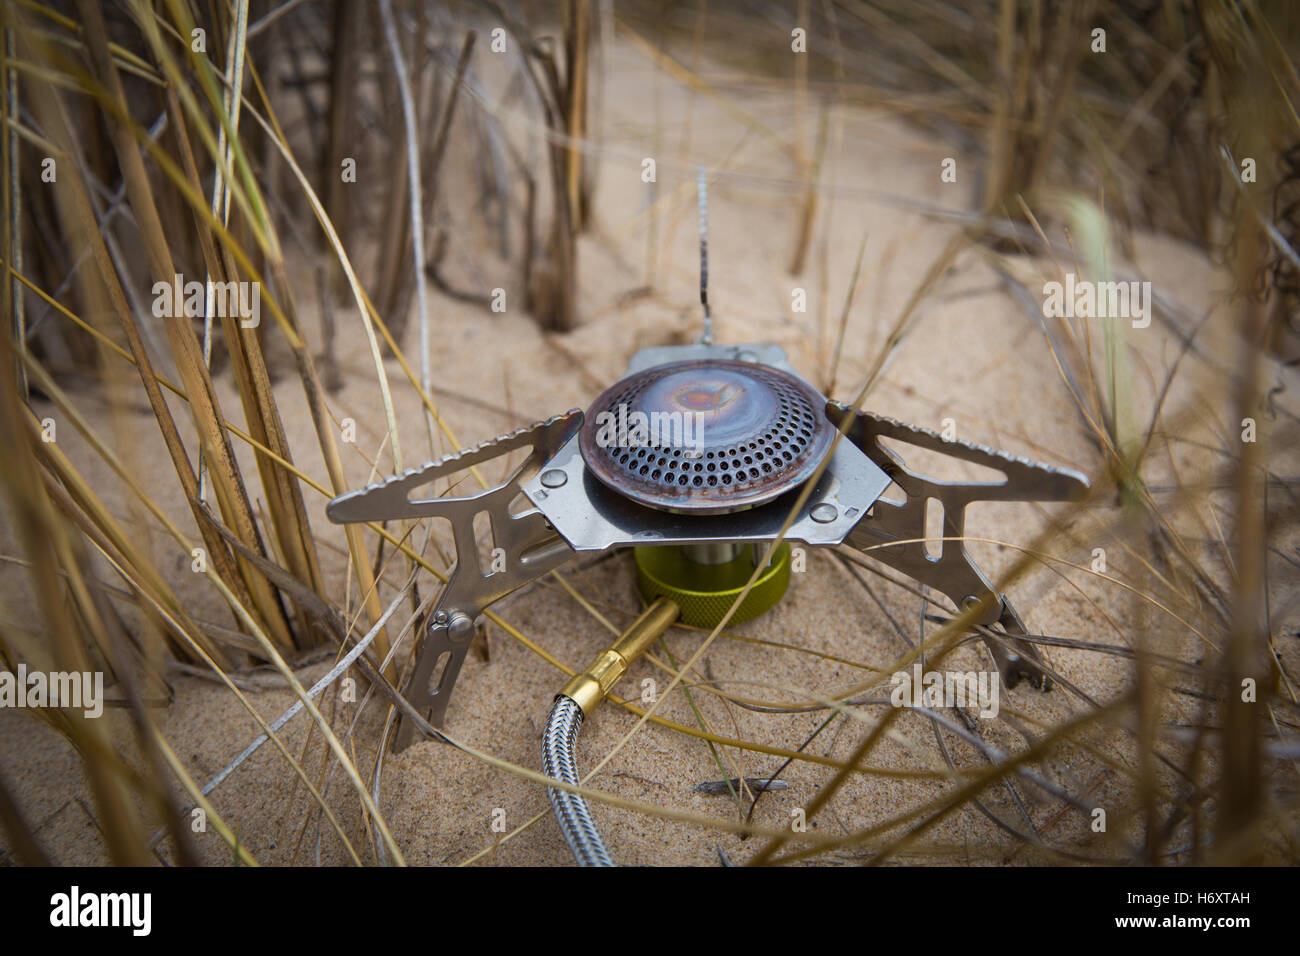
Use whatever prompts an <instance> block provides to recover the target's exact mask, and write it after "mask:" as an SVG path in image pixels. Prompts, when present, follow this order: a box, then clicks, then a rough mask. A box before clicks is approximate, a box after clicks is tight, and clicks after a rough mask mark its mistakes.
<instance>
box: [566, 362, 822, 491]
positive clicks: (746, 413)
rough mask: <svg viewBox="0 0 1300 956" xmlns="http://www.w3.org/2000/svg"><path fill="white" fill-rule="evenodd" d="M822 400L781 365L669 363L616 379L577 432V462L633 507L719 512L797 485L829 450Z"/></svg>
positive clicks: (809, 474)
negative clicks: (582, 464)
mask: <svg viewBox="0 0 1300 956" xmlns="http://www.w3.org/2000/svg"><path fill="white" fill-rule="evenodd" d="M825 401H826V400H825V399H824V398H822V396H821V395H819V394H818V393H817V392H816V391H815V390H814V389H813V388H812V386H810V385H808V384H807V383H806V382H804V381H803V380H802V379H800V378H798V377H796V376H794V375H791V374H790V373H788V372H785V371H782V370H781V369H777V368H773V367H771V366H767V365H758V364H753V363H749V362H734V361H726V360H720V359H708V360H699V361H686V362H673V363H670V364H667V365H660V366H656V367H655V368H650V369H646V370H645V371H643V372H638V373H636V374H633V375H630V376H628V377H627V378H624V379H622V380H620V381H618V382H616V383H615V384H614V385H613V386H612V387H611V388H609V389H608V390H607V391H606V392H605V393H604V394H602V395H601V396H600V397H599V398H597V399H596V401H595V402H594V403H593V404H592V406H591V409H590V410H589V411H588V412H587V416H586V421H585V422H584V424H583V428H582V433H581V435H580V437H579V448H580V450H581V452H582V458H583V461H584V462H585V463H586V466H587V469H588V470H589V471H590V472H591V474H592V475H594V476H595V477H596V478H597V479H598V480H599V481H601V482H602V483H603V484H605V485H606V486H608V487H609V488H611V489H613V490H614V491H616V492H618V493H619V494H621V495H624V496H625V497H627V498H630V499H632V500H633V501H636V502H638V503H640V504H643V505H646V506H648V507H651V508H657V509H660V510H665V511H676V512H684V513H692V514H722V513H726V512H730V511H739V510H741V509H744V508H751V507H753V506H755V505H760V504H763V503H764V502H767V501H771V500H772V499H773V498H776V497H778V496H779V495H781V494H784V493H785V492H787V491H789V490H791V489H792V488H796V487H798V486H799V485H800V484H802V483H803V482H804V481H806V480H807V479H808V478H809V477H811V475H812V473H813V471H814V470H815V469H816V467H817V464H818V462H819V461H820V460H821V458H822V456H823V455H824V454H825V453H826V451H827V449H828V448H829V447H830V443H831V439H832V438H833V437H834V429H833V428H832V427H831V426H830V423H829V422H828V421H827V419H826V415H825V413H824V405H825Z"/></svg>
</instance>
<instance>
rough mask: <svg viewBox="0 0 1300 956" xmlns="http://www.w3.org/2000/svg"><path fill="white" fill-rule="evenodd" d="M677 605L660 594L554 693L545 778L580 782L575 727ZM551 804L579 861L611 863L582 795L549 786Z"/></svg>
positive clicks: (544, 745)
mask: <svg viewBox="0 0 1300 956" xmlns="http://www.w3.org/2000/svg"><path fill="white" fill-rule="evenodd" d="M680 613H681V612H680V610H679V608H678V607H677V605H676V604H675V603H674V602H673V601H671V600H670V599H668V598H660V599H659V600H657V601H655V603H654V604H652V605H650V607H648V608H646V610H645V611H644V612H643V613H642V614H641V616H640V617H638V618H637V619H636V620H635V621H634V622H633V623H632V626H631V627H629V628H628V629H627V630H626V631H624V632H623V634H622V636H621V637H619V639H618V640H617V641H615V642H614V644H613V646H612V647H610V648H608V649H606V650H604V651H602V652H601V653H600V655H599V656H598V657H597V658H596V660H595V661H593V662H592V664H591V666H590V667H588V668H587V669H586V670H585V671H582V672H581V673H579V674H575V675H574V676H573V678H572V679H571V680H570V681H569V682H568V683H567V684H565V685H564V689H563V690H561V691H560V693H559V694H557V695H556V697H555V703H554V705H553V706H552V707H551V715H550V717H549V718H548V720H547V721H546V733H545V734H544V735H543V736H542V772H543V773H545V774H546V775H547V776H548V777H551V778H553V779H555V780H559V781H560V782H562V783H566V784H570V785H572V786H575V787H576V786H579V785H580V784H581V782H582V781H581V778H579V776H578V764H577V760H576V758H575V751H576V749H577V741H578V730H579V729H580V728H581V727H582V721H583V718H584V717H588V716H590V715H591V712H592V711H593V710H595V709H596V708H597V707H598V706H600V703H601V701H603V700H604V699H605V697H606V695H608V694H609V692H610V690H612V689H613V687H614V685H615V684H617V683H618V682H619V681H620V680H621V679H622V677H623V675H624V674H626V673H627V669H628V667H630V666H631V664H632V662H633V661H634V660H636V659H637V658H638V657H640V656H641V654H642V653H643V652H644V651H645V649H646V648H647V647H649V646H650V644H651V643H653V642H654V641H655V640H656V639H657V638H658V637H659V636H660V635H661V634H663V632H664V631H666V630H668V628H669V627H671V626H672V624H673V622H674V621H676V620H677V617H678V615H679V614H680ZM547 792H548V794H549V796H550V798H551V808H552V809H553V810H554V811H555V819H556V820H557V821H558V822H559V824H560V830H561V831H562V832H563V833H564V839H565V840H566V841H567V842H568V844H569V849H570V850H572V851H573V856H574V859H576V860H577V861H578V865H579V866H613V865H614V859H613V857H611V856H610V854H609V850H607V849H606V848H605V842H604V840H602V839H601V837H600V831H599V830H598V829H597V828H596V822H595V820H593V819H592V816H591V807H590V806H588V804H587V801H586V798H584V797H583V796H582V795H581V794H579V793H574V792H573V791H571V790H561V789H559V788H557V787H550V788H548V791H547Z"/></svg>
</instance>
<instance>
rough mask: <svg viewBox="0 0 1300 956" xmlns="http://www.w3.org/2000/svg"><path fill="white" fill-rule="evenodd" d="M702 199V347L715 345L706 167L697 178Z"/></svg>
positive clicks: (697, 188)
mask: <svg viewBox="0 0 1300 956" xmlns="http://www.w3.org/2000/svg"><path fill="white" fill-rule="evenodd" d="M696 191H697V192H698V194H699V197H700V305H702V306H704V334H703V335H701V336H700V344H701V345H712V344H713V316H712V315H710V314H709V187H708V185H707V184H706V183H705V181H704V167H703V166H700V167H699V169H698V174H697V177H696Z"/></svg>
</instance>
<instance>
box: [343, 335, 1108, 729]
mask: <svg viewBox="0 0 1300 956" xmlns="http://www.w3.org/2000/svg"><path fill="white" fill-rule="evenodd" d="M654 423H658V424H659V427H660V429H661V430H667V431H668V433H669V436H670V440H669V441H667V442H664V441H662V440H658V441H657V442H655V441H650V440H643V437H645V438H649V437H652V436H648V435H646V436H643V434H642V432H653V431H654V428H652V427H642V426H647V425H654ZM841 431H842V432H843V436H842V437H841V435H840V434H839V432H841ZM678 432H680V433H681V440H676V441H674V440H671V439H672V438H675V437H676V435H677V434H678ZM657 437H658V438H659V439H662V437H663V436H662V435H659V436H657ZM882 438H883V439H896V440H898V441H900V442H904V443H906V444H909V445H914V446H917V447H919V448H923V449H927V450H929V451H932V452H938V453H940V454H944V455H948V456H951V457H953V458H957V459H960V460H962V461H967V462H972V463H974V464H976V465H982V466H984V467H987V468H992V469H995V470H996V471H998V472H1000V473H1002V474H1003V475H1004V476H1005V479H1004V480H1003V481H1001V482H948V481H939V480H936V479H934V478H929V477H926V476H925V475H921V474H918V473H917V472H915V471H913V470H911V469H909V468H908V467H907V466H906V464H905V463H904V462H903V461H902V460H900V459H899V458H898V457H896V456H895V455H894V454H893V453H892V452H891V451H890V450H889V449H887V448H886V447H885V446H884V445H883V444H882V443H881V439H882ZM525 446H530V447H531V449H532V451H531V454H530V455H529V456H528V458H527V459H526V460H525V461H524V462H523V463H522V464H521V465H520V466H519V468H517V469H516V470H515V472H514V473H513V474H512V475H511V476H510V477H509V478H508V479H507V480H505V481H503V482H502V483H501V484H499V485H496V486H495V487H492V488H488V489H486V490H484V491H480V492H477V493H475V494H470V495H463V496H458V497H425V496H423V494H427V493H428V492H427V490H426V489H429V488H430V487H431V486H432V484H433V483H434V482H436V481H438V480H440V479H445V478H450V477H452V476H454V475H457V474H458V473H460V472H463V471H465V470H466V469H468V468H470V467H471V466H474V465H481V464H484V463H485V462H488V461H491V460H493V459H496V458H498V457H500V456H503V455H506V454H509V453H510V452H512V451H514V450H516V449H519V448H523V447H525ZM823 465H824V467H823ZM891 482H892V483H893V484H895V485H896V486H897V487H898V488H899V489H901V491H902V493H903V495H905V499H904V500H903V501H902V502H901V503H900V502H894V501H891V500H889V499H886V498H882V497H881V495H882V493H883V492H884V491H885V490H886V489H887V488H888V487H889V486H890V484H891ZM809 483H814V486H813V488H812V489H811V492H810V493H809V494H808V495H807V496H806V498H804V499H803V500H802V502H801V501H800V495H801V492H802V491H804V490H805V488H806V486H807V485H808V484H809ZM1087 488H1088V482H1087V479H1085V478H1084V477H1083V476H1082V475H1080V474H1078V473H1077V472H1074V471H1070V470H1065V469H1058V468H1053V467H1051V466H1048V465H1044V464H1039V463H1038V462H1034V461H1030V460H1028V459H1025V458H1021V457H1017V456H1012V455H1009V454H1006V453H1004V452H1000V451H995V450H993V449H991V448H986V447H984V446H981V445H973V444H969V443H967V442H964V441H960V440H947V439H945V438H943V437H941V436H940V435H938V434H936V433H935V432H932V431H928V430H926V429H923V428H918V427H916V426H913V425H906V424H903V423H900V422H897V421H894V420H893V419H889V418H884V417H881V416H879V415H875V414H872V413H871V412H866V411H855V410H854V409H852V408H850V407H848V406H846V405H844V404H841V403H839V402H835V401H830V400H828V399H826V398H825V397H824V396H822V395H821V394H820V393H819V392H818V391H817V390H816V389H815V388H814V387H813V386H812V385H810V384H809V383H808V382H807V381H805V380H804V379H803V378H801V377H800V376H799V375H798V373H796V372H795V370H794V369H793V368H792V367H791V366H790V364H789V363H788V362H787V361H786V356H785V353H784V352H783V351H782V350H781V349H780V348H779V347H777V346H775V345H764V344H754V345H708V344H698V345H685V346H667V347H659V348H648V349H643V350H642V351H640V352H638V353H636V355H635V356H634V357H633V358H632V362H631V365H630V367H629V369H628V372H627V374H626V375H625V376H624V377H623V378H622V379H620V380H619V381H618V382H617V383H615V385H614V386H613V387H611V388H610V389H608V390H607V391H606V392H605V393H604V394H602V395H601V396H600V397H599V398H597V399H596V401H595V402H594V403H593V404H592V406H591V408H590V409H589V410H588V411H587V413H586V414H585V415H584V414H583V412H581V411H579V410H576V409H574V410H571V411H569V412H566V413H565V414H563V415H557V416H555V417H554V418H550V419H547V420H546V421H543V422H538V423H537V424H534V425H531V426H529V427H526V428H522V429H519V430H518V431H515V432H512V433H510V434H507V435H503V436H501V437H499V438H495V439H493V440H491V441H487V442H484V443H483V444H481V445H477V446H475V447H473V448H470V449H467V450H464V451H461V452H457V453H455V454H452V455H448V456H446V457H444V458H442V459H440V460H438V461H435V462H431V463H429V464H427V465H424V466H423V467H420V468H414V469H411V470H408V471H407V472H406V473H405V474H402V475H398V476H394V477H392V478H389V479H388V480H387V481H383V482H380V483H378V484H374V485H371V486H369V487H367V488H365V489H362V490H359V491H354V492H350V493H348V494H345V495H342V496H340V497H338V498H336V499H335V500H333V501H332V502H330V504H329V507H328V509H327V513H328V515H329V517H330V519H331V520H333V521H335V522H352V521H385V520H396V519H412V518H423V517H429V516H433V517H439V518H446V519H447V520H448V521H449V522H450V524H451V528H452V533H453V537H454V542H455V547H456V565H455V569H454V570H453V571H452V573H451V576H450V578H449V579H448V581H447V585H446V587H445V588H444V589H443V592H442V595H441V597H440V599H439V601H438V604H437V607H436V608H435V610H434V614H433V616H432V618H431V621H430V624H429V627H428V632H427V634H426V635H425V637H424V644H423V647H422V649H421V651H420V655H419V660H418V662H417V665H416V668H415V671H414V673H413V674H412V676H411V678H410V681H409V682H408V684H407V687H406V690H405V695H406V697H407V699H408V700H409V702H410V703H411V704H412V706H413V707H415V708H416V709H417V710H418V711H420V712H422V713H425V712H427V713H428V714H429V715H430V717H429V719H430V722H431V723H432V724H433V725H434V726H438V727H441V726H442V724H443V721H444V720H445V718H446V714H447V705H448V702H449V701H450V699H451V693H452V689H453V687H454V686H455V683H456V677H457V675H458V674H459V673H460V669H461V665H462V663H463V662H464V660H465V654H466V652H467V651H468V649H469V646H470V641H471V638H472V637H473V635H474V628H475V619H476V618H477V617H478V616H479V615H480V614H481V613H482V612H483V611H484V609H486V608H487V607H488V606H489V605H491V604H492V603H493V602H495V601H497V600H500V599H501V598H503V597H505V596H506V595H507V594H509V593H510V592H512V591H514V590H515V589H516V588H519V587H521V586H522V585H524V584H527V583H528V582H530V581H533V580H535V579H537V578H539V577H541V576H542V575H544V574H546V573H547V572H549V571H552V570H554V569H556V568H558V567H560V566H561V565H563V564H564V563H565V562H566V561H568V560H569V559H570V558H573V557H575V556H576V555H578V554H581V553H586V552H602V551H607V550H609V549H611V548H622V547H627V546H631V547H633V548H634V554H635V562H636V569H637V581H638V586H639V589H640V591H641V594H642V596H643V597H644V598H645V599H646V601H647V602H650V601H653V600H654V599H656V598H658V597H665V596H666V597H668V598H670V599H671V600H672V601H673V602H674V603H675V604H676V605H677V606H678V608H679V609H680V618H681V620H682V621H684V622H685V623H688V624H695V625H700V626H705V627H712V626H716V625H717V623H718V622H719V621H721V620H722V619H723V617H724V615H725V614H726V612H727V611H728V610H729V609H730V607H731V605H732V603H733V602H734V600H735V599H736V597H737V596H739V595H740V594H741V592H742V591H743V589H744V586H745V584H746V583H747V582H748V581H749V578H750V577H751V576H752V575H753V572H754V568H755V563H756V561H758V560H761V558H762V556H763V555H765V554H766V552H767V547H768V546H769V545H770V543H771V542H772V541H773V540H775V539H776V538H777V537H778V536H779V534H780V531H781V528H782V527H783V525H785V523H786V521H787V519H789V518H790V516H791V511H792V509H794V508H795V506H796V505H797V506H798V507H797V511H796V513H795V514H794V516H793V520H792V521H791V522H790V524H789V527H788V529H787V530H786V533H785V535H784V542H799V543H802V544H804V545H807V546H810V547H823V546H832V545H838V544H842V543H847V544H848V545H850V546H852V547H857V548H870V549H871V550H870V552H869V553H870V556H871V557H873V558H875V559H876V560H877V561H880V562H881V563H883V564H886V565H889V566H891V567H893V568H896V569H897V570H899V571H902V572H904V573H905V574H907V575H909V576H910V577H912V578H914V579H915V580H917V581H919V582H921V583H922V584H925V585H929V586H930V587H932V588H934V589H935V590H937V591H940V592H942V593H943V594H945V595H947V597H948V598H949V599H950V600H951V601H952V602H953V604H954V605H955V606H956V608H957V609H958V610H959V611H970V612H971V613H972V614H973V615H974V617H973V622H974V623H975V624H978V625H982V626H984V627H986V628H1000V629H1001V631H1003V632H1004V633H1005V635H1006V639H1005V640H996V639H990V638H989V637H988V636H987V635H986V636H985V642H986V644H987V645H988V648H989V650H990V652H991V653H992V655H993V658H994V660H995V661H996V662H997V665H998V670H999V672H1000V674H1001V676H1002V679H1003V681H1004V683H1005V684H1006V686H1007V687H1012V686H1014V685H1015V684H1016V683H1018V682H1019V681H1020V680H1021V679H1026V680H1029V681H1030V682H1032V683H1033V684H1034V685H1035V686H1038V687H1040V688H1042V689H1046V688H1047V678H1046V676H1045V674H1044V671H1043V669H1042V667H1041V658H1040V657H1039V654H1038V652H1037V650H1036V649H1035V648H1034V646H1033V645H1032V644H1030V643H1028V642H1027V641H1024V640H1022V639H1020V636H1022V635H1025V634H1026V631H1025V628H1024V625H1023V623H1022V622H1021V619H1020V617H1019V615H1017V614H1016V612H1015V610H1014V609H1013V608H1012V606H1011V604H1010V602H1009V601H1008V600H1007V599H1006V597H1005V596H1003V595H1001V594H999V593H998V592H996V591H995V590H994V589H993V587H992V585H991V584H990V583H989V581H988V579H987V578H986V577H985V575H984V574H983V573H982V572H981V571H980V569H979V568H978V567H976V565H975V564H974V563H973V562H972V560H971V558H970V556H969V555H968V554H967V552H966V549H965V547H964V546H963V543H962V541H961V538H962V536H963V534H964V530H965V511H966V506H967V505H969V504H970V503H971V502H974V501H1030V500H1042V501H1060V500H1066V499H1071V498H1075V497H1076V496H1079V495H1081V494H1082V493H1083V492H1084V491H1086V490H1087ZM520 493H522V494H523V495H524V496H525V498H526V499H527V504H526V506H525V507H524V509H523V510H518V509H516V510H515V511H514V512H512V511H511V505H512V502H515V501H516V500H517V499H518V497H519V495H520ZM931 502H937V503H938V506H940V507H942V509H943V535H944V539H943V540H942V541H938V542H935V541H933V540H931V541H930V542H928V543H929V544H930V547H931V549H934V548H936V547H937V548H938V550H937V553H932V552H928V551H927V541H926V509H927V506H931V505H930V503H931ZM480 514H486V515H487V516H488V517H489V519H490V521H491V526H492V535H493V541H494V544H495V545H496V547H497V548H500V549H502V550H503V552H504V554H505V562H504V569H503V570H496V571H493V570H492V569H491V568H487V567H484V566H483V563H482V561H481V559H480V551H479V548H478V545H477V543H476V540H475V534H474V521H475V518H476V517H477V516H478V515H480ZM784 542H783V543H782V545H781V546H780V547H779V548H778V549H777V550H776V552H775V554H774V556H773V558H772V559H771V561H770V563H769V565H768V566H767V567H766V568H765V569H764V571H763V572H762V574H761V575H759V577H758V578H757V579H756V581H755V583H754V585H753V587H752V588H751V589H750V591H749V593H748V595H746V597H745V598H744V600H743V601H742V603H741V604H740V606H739V607H738V608H737V610H736V612H735V614H734V615H733V616H732V617H731V618H730V620H731V621H732V622H740V621H744V620H747V619H749V618H752V617H754V616H756V615H758V614H761V613H763V612H764V611H766V610H767V609H769V608H770V607H772V606H773V605H774V604H776V603H777V602H778V601H779V600H780V598H781V596H782V594H783V593H784V592H785V590H786V586H787V584H788V583H789V576H790V550H789V545H788V544H785V543H784ZM495 564H496V566H498V567H499V566H500V562H496V563H495ZM435 673H436V674H437V677H436V680H435V679H434V675H435ZM409 723H410V722H407V721H404V722H403V728H402V731H401V732H400V733H399V735H398V741H397V747H398V749H401V748H402V747H404V746H406V744H408V743H409V742H410V741H411V739H412V728H411V727H410V726H409Z"/></svg>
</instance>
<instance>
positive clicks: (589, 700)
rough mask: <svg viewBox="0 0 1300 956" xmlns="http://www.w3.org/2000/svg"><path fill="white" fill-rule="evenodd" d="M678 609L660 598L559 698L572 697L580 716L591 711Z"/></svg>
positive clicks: (598, 704)
mask: <svg viewBox="0 0 1300 956" xmlns="http://www.w3.org/2000/svg"><path fill="white" fill-rule="evenodd" d="M680 614H681V610H680V609H679V608H678V607H677V605H676V603H674V602H673V601H672V599H670V598H666V597H661V598H660V599H659V600H657V601H655V602H654V604H651V605H650V606H649V607H648V608H646V609H645V610H644V611H643V612H641V616H640V617H638V618H637V619H636V620H635V621H633V622H632V625H631V627H629V628H628V629H627V630H626V631H624V632H623V634H622V636H621V637H619V639H618V640H617V641H615V642H614V644H613V645H612V646H611V647H609V648H607V649H605V650H603V651H601V652H600V654H599V655H598V656H597V657H596V659H595V660H594V661H592V662H591V666H590V667H588V668H587V669H586V670H585V671H581V672H579V673H577V674H574V675H573V676H572V677H571V678H569V682H568V683H567V684H565V685H564V688H563V689H562V690H561V691H560V696H562V697H572V698H573V700H574V702H575V703H576V704H577V705H578V706H579V707H581V708H582V716H584V717H590V716H591V712H592V711H593V710H595V709H596V708H597V707H598V706H600V702H601V701H602V700H604V699H605V696H606V695H607V694H608V693H609V692H610V691H611V690H613V688H614V685H615V684H617V683H618V682H619V681H620V680H622V679H623V675H624V674H626V673H627V669H628V667H630V666H631V664H632V662H633V661H634V660H636V659H637V658H638V657H640V656H641V655H642V654H643V653H644V652H645V649H646V648H647V647H649V646H650V645H651V644H652V643H654V641H655V640H656V639H657V638H658V637H659V635H660V634H662V633H663V632H664V631H666V630H668V628H670V627H672V625H673V622H675V621H676V620H677V617H678V615H680Z"/></svg>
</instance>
